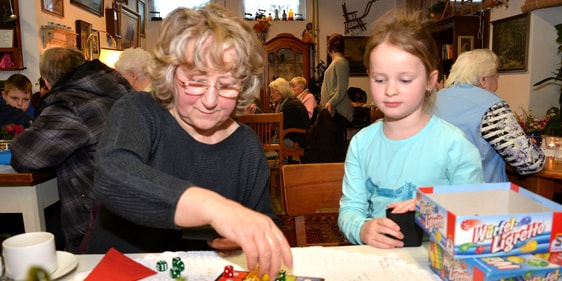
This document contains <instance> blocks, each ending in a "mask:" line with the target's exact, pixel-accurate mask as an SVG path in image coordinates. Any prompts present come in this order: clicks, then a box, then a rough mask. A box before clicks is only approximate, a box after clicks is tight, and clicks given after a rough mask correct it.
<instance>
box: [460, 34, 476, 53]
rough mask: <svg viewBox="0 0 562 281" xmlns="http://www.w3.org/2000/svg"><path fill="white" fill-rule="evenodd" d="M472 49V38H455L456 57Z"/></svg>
mask: <svg viewBox="0 0 562 281" xmlns="http://www.w3.org/2000/svg"><path fill="white" fill-rule="evenodd" d="M472 49H474V36H458V37H457V57H458V56H459V55H460V54H462V53H463V52H467V51H470V50H472Z"/></svg>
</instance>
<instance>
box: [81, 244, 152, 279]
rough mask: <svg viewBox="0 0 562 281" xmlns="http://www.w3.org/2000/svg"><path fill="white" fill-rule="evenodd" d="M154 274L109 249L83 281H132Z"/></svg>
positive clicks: (150, 270)
mask: <svg viewBox="0 0 562 281" xmlns="http://www.w3.org/2000/svg"><path fill="white" fill-rule="evenodd" d="M156 273H157V272H156V271H154V270H152V269H150V268H147V267H146V266H144V265H142V264H140V263H138V262H136V261H134V260H132V259H130V258H129V257H127V256H125V255H123V254H122V253H121V252H119V251H117V250H115V249H114V248H111V249H109V251H107V253H105V256H104V257H103V258H102V259H101V261H100V262H99V263H98V265H96V267H94V269H93V270H92V272H91V273H90V274H89V275H88V277H86V279H84V281H101V280H111V281H133V280H139V279H142V278H145V277H148V276H151V275H154V274H156Z"/></svg>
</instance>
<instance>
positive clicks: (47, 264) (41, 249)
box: [2, 232, 57, 280]
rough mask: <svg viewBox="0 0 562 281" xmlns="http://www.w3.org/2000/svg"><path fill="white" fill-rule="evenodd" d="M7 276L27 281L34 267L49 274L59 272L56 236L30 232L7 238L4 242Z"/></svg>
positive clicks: (3, 250) (47, 233) (3, 249)
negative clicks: (30, 270)
mask: <svg viewBox="0 0 562 281" xmlns="http://www.w3.org/2000/svg"><path fill="white" fill-rule="evenodd" d="M2 252H3V256H4V263H5V268H4V269H5V270H6V276H8V277H9V278H11V279H14V280H25V279H26V278H27V274H28V272H29V269H30V268H31V267H33V266H37V267H40V268H43V269H44V270H45V271H47V272H48V273H49V274H52V273H53V272H55V270H57V251H56V248H55V236H54V235H53V234H52V233H49V232H28V233H22V234H18V235H15V236H12V237H9V238H7V239H6V240H4V242H2Z"/></svg>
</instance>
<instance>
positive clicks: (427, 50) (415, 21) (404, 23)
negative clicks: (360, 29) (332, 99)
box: [363, 9, 439, 112]
mask: <svg viewBox="0 0 562 281" xmlns="http://www.w3.org/2000/svg"><path fill="white" fill-rule="evenodd" d="M432 24H433V22H432V21H431V20H428V19H426V18H425V17H423V14H422V11H419V10H408V9H394V10H390V11H388V12H387V13H386V14H384V15H383V16H382V17H381V18H379V19H378V20H377V21H375V22H374V23H373V28H374V31H373V33H372V35H371V37H370V38H369V39H368V41H367V44H366V46H365V56H364V58H363V63H364V64H365V67H366V68H367V71H369V66H370V64H369V60H370V57H371V52H372V51H373V49H375V48H376V47H377V46H379V45H380V44H382V43H383V42H387V43H389V44H391V45H393V46H396V47H398V48H400V49H401V50H403V51H405V52H408V53H410V54H412V55H414V56H416V57H418V58H419V59H420V60H421V62H422V64H423V66H424V68H425V71H426V74H427V79H429V75H430V73H431V72H432V71H434V70H438V69H439V51H438V50H437V46H436V44H435V41H434V40H433V37H432V36H431V33H430V31H429V30H430V26H431V25H432ZM435 92H436V90H435V88H434V89H432V90H431V91H427V92H426V94H425V99H424V109H425V110H426V111H427V112H431V111H432V110H433V108H434V107H435Z"/></svg>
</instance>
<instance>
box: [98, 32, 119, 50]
mask: <svg viewBox="0 0 562 281" xmlns="http://www.w3.org/2000/svg"><path fill="white" fill-rule="evenodd" d="M98 33H99V41H100V49H112V50H116V49H117V48H118V46H117V41H116V40H115V38H113V36H111V34H109V33H107V32H105V31H98ZM102 33H103V34H102Z"/></svg>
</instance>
